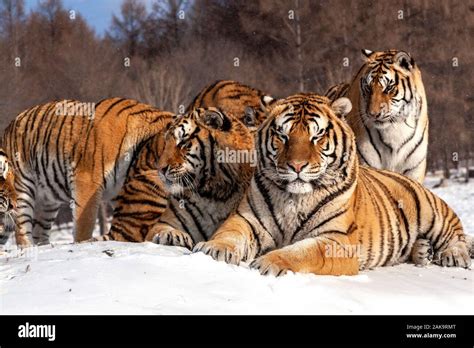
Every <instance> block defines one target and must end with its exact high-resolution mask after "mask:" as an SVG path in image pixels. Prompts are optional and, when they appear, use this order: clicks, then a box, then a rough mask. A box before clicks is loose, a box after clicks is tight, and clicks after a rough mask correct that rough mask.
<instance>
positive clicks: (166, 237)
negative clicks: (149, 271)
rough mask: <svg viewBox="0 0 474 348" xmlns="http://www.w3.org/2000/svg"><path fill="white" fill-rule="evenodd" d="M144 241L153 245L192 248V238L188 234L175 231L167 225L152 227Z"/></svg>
mask: <svg viewBox="0 0 474 348" xmlns="http://www.w3.org/2000/svg"><path fill="white" fill-rule="evenodd" d="M145 240H146V241H151V242H153V243H155V244H161V245H173V246H179V247H184V248H187V249H189V250H192V249H193V247H194V241H193V238H192V237H191V235H190V234H189V233H186V232H184V231H181V230H179V229H176V228H174V227H173V226H171V225H169V224H167V223H158V224H156V225H155V226H153V228H152V229H151V230H150V232H148V235H147V236H146V238H145Z"/></svg>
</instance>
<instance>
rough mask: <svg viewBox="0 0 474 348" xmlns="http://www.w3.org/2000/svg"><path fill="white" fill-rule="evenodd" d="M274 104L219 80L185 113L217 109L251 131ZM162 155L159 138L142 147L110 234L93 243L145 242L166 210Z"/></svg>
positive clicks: (249, 89)
mask: <svg viewBox="0 0 474 348" xmlns="http://www.w3.org/2000/svg"><path fill="white" fill-rule="evenodd" d="M273 101H274V99H273V98H272V97H270V96H268V95H265V94H264V93H263V92H261V91H259V90H257V89H255V88H252V87H249V86H246V85H243V84H241V83H240V82H236V81H228V80H220V81H216V82H214V83H213V84H211V85H209V86H207V87H205V88H204V89H203V90H202V91H201V92H200V93H199V94H198V95H197V96H196V97H195V98H194V100H193V102H192V103H191V104H190V105H189V106H188V108H187V110H188V111H187V113H192V111H193V110H195V109H198V108H212V107H216V108H218V109H219V110H220V112H221V113H223V114H229V115H232V118H237V119H238V120H240V121H241V122H242V123H243V124H244V125H245V126H247V128H248V129H249V130H251V131H254V130H256V127H258V126H259V125H260V123H261V122H262V121H263V120H264V119H265V110H266V108H267V107H268V106H269V105H271V104H272V103H273ZM203 141H204V142H205V141H207V140H206V139H204V140H203ZM162 151H163V148H162V144H161V145H160V137H159V136H156V137H153V138H152V139H150V140H149V141H147V143H146V144H145V145H144V146H143V148H142V149H141V151H140V153H139V155H138V156H137V159H136V161H135V162H134V163H133V165H132V170H131V171H130V173H129V176H128V178H127V180H126V182H125V185H124V187H123V189H122V190H121V192H120V193H119V195H118V196H117V199H116V207H115V210H114V214H113V219H112V225H111V228H110V233H109V234H107V235H106V236H103V237H99V238H94V240H110V239H118V240H129V241H137V242H138V241H143V240H145V237H146V236H147V235H148V232H149V230H150V227H151V226H153V225H155V224H156V223H157V222H158V221H159V219H160V216H161V214H162V213H163V211H164V209H165V207H166V201H167V193H166V190H165V189H164V186H163V182H162V181H161V179H160V177H159V176H158V167H157V163H158V160H159V158H160V156H161V154H162Z"/></svg>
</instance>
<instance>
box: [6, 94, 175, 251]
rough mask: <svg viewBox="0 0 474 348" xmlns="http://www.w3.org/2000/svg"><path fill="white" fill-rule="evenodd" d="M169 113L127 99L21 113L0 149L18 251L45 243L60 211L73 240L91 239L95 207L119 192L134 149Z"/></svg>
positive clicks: (42, 107) (37, 108)
mask: <svg viewBox="0 0 474 348" xmlns="http://www.w3.org/2000/svg"><path fill="white" fill-rule="evenodd" d="M171 118H172V114H171V113H168V112H162V111H160V110H158V109H156V108H154V107H152V106H150V105H146V104H142V103H139V102H137V101H135V100H131V99H122V98H111V99H104V100H102V101H100V102H99V103H97V104H89V103H81V102H78V101H70V100H65V101H60V102H51V103H47V104H43V105H38V106H35V107H33V108H31V109H28V110H26V111H24V112H22V113H21V114H20V115H19V116H18V117H17V118H16V119H15V120H14V121H12V123H11V124H10V125H9V126H8V128H7V129H6V131H5V134H4V139H3V143H4V145H5V147H6V148H5V150H6V153H7V154H8V156H9V157H10V158H11V159H12V165H13V167H14V170H15V172H16V177H15V188H16V191H17V194H18V219H17V222H18V226H17V233H16V239H17V244H19V245H28V244H29V243H30V241H31V240H30V239H31V238H32V239H33V241H34V242H35V243H46V242H48V240H49V231H50V229H51V226H52V224H53V223H54V221H55V218H56V215H57V213H58V209H59V208H60V206H61V205H62V204H64V203H68V204H69V205H70V206H71V208H72V209H73V217H74V232H75V234H74V239H75V241H81V240H85V239H88V238H90V237H91V236H92V231H93V228H94V224H95V221H96V219H97V210H98V205H99V204H100V202H101V200H102V199H104V200H110V199H112V198H113V197H114V196H115V195H116V194H117V193H118V191H119V190H120V188H121V187H122V184H123V182H124V180H125V177H126V176H127V173H128V170H129V167H130V163H131V161H133V158H134V157H135V156H136V155H137V150H138V149H139V148H140V146H139V145H140V143H141V142H143V141H144V140H146V139H148V138H149V137H151V136H152V135H154V134H156V133H158V132H159V131H160V130H162V129H163V128H164V127H165V126H166V124H167V123H168V122H169V121H170V120H171Z"/></svg>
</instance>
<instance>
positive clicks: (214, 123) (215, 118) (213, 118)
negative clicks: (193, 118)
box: [201, 109, 231, 131]
mask: <svg viewBox="0 0 474 348" xmlns="http://www.w3.org/2000/svg"><path fill="white" fill-rule="evenodd" d="M201 121H202V122H203V123H204V124H205V125H206V126H208V127H210V128H214V129H218V130H222V131H227V130H229V129H230V128H231V122H230V121H229V119H228V118H227V117H226V116H225V114H224V113H223V112H222V111H221V110H218V109H212V110H204V113H203V114H202V116H201Z"/></svg>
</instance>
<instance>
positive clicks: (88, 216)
mask: <svg viewBox="0 0 474 348" xmlns="http://www.w3.org/2000/svg"><path fill="white" fill-rule="evenodd" d="M74 191H75V194H74V202H72V203H73V215H74V227H75V233H74V241H75V242H82V241H86V240H89V239H91V238H92V234H93V232H94V227H95V223H96V221H97V214H98V210H99V205H100V204H101V202H102V190H101V185H98V184H96V183H95V182H94V180H93V178H91V177H86V178H81V180H76V187H75V190H74Z"/></svg>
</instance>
